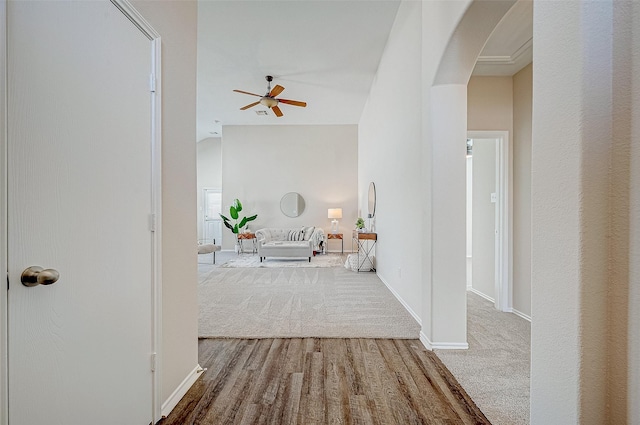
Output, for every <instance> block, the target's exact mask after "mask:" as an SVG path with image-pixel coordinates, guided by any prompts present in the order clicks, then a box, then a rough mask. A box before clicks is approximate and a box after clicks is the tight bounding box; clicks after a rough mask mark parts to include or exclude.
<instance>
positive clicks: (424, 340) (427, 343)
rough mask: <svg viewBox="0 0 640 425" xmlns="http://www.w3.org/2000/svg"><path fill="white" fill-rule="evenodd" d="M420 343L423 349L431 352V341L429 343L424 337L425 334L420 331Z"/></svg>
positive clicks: (425, 336)
mask: <svg viewBox="0 0 640 425" xmlns="http://www.w3.org/2000/svg"><path fill="white" fill-rule="evenodd" d="M420 342H421V343H422V345H424V348H426V349H427V350H429V351H433V345H432V344H431V341H429V338H428V337H427V335H425V333H424V332H422V331H420Z"/></svg>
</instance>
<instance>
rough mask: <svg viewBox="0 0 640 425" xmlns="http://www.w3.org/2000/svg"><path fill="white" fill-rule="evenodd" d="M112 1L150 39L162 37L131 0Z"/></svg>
mask: <svg viewBox="0 0 640 425" xmlns="http://www.w3.org/2000/svg"><path fill="white" fill-rule="evenodd" d="M111 3H113V5H114V6H115V7H117V8H118V9H120V11H121V12H122V13H123V14H124V16H126V17H127V19H129V20H130V21H131V22H132V23H133V25H135V26H136V27H137V28H138V29H139V30H140V31H141V32H142V33H143V34H144V35H145V36H146V37H147V38H148V39H149V40H155V39H157V38H160V34H159V33H158V32H157V31H156V30H155V29H154V28H153V27H152V26H151V24H150V23H149V22H147V20H146V19H145V18H144V17H143V16H142V15H141V14H140V12H138V11H137V10H136V9H135V8H134V7H133V6H132V5H131V3H129V0H111Z"/></svg>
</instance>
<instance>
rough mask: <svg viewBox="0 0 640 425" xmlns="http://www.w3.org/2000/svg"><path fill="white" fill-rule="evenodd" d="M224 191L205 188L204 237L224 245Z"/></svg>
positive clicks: (206, 239)
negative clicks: (222, 217) (222, 213)
mask: <svg viewBox="0 0 640 425" xmlns="http://www.w3.org/2000/svg"><path fill="white" fill-rule="evenodd" d="M221 212H222V191H221V190H220V189H204V239H205V241H207V242H209V243H211V242H213V240H215V241H216V245H222V219H221V218H220V213H221Z"/></svg>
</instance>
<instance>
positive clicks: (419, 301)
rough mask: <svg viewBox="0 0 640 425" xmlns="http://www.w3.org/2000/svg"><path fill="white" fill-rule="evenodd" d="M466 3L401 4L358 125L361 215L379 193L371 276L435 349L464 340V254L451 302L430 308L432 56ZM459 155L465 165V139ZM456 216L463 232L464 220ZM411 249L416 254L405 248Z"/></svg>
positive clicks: (442, 45)
mask: <svg viewBox="0 0 640 425" xmlns="http://www.w3.org/2000/svg"><path fill="white" fill-rule="evenodd" d="M468 4H469V2H466V1H460V2H411V1H403V2H402V3H401V5H400V8H399V10H398V14H397V16H396V20H395V23H394V25H393V29H392V31H391V34H390V36H389V40H388V42H387V46H386V48H385V51H384V54H383V57H382V59H381V62H380V65H379V67H378V72H377V75H376V78H375V80H374V83H373V85H372V88H371V92H370V94H369V99H368V101H367V104H366V105H365V109H364V111H363V114H362V117H361V119H360V124H359V127H358V130H359V136H358V137H359V140H358V144H359V148H358V152H359V156H358V176H359V177H358V181H359V194H360V208H362V209H364V210H366V203H365V201H366V190H367V186H368V184H369V182H370V181H373V182H375V183H376V188H377V193H378V196H377V200H378V206H377V209H376V227H377V232H378V246H377V250H376V255H377V258H376V259H377V264H378V268H377V270H378V275H379V276H380V278H381V279H383V280H384V281H385V282H386V283H387V284H388V285H389V286H390V287H391V288H392V290H393V291H395V292H396V293H397V294H398V296H399V297H400V298H401V299H402V300H403V302H404V303H405V305H406V306H408V308H409V309H411V310H412V311H413V312H414V314H415V315H416V316H417V318H418V319H419V320H420V321H421V323H422V336H423V338H426V339H428V340H430V341H434V339H433V338H435V342H438V343H449V342H455V343H465V342H466V318H465V317H464V316H465V303H464V291H465V290H466V283H465V278H464V276H465V274H464V255H465V249H464V247H461V248H462V249H461V252H460V254H461V256H460V259H461V267H462V271H461V277H462V279H461V280H460V282H449V284H451V286H450V288H449V289H447V291H448V292H450V293H451V294H452V295H453V297H454V298H456V299H455V300H453V301H452V300H450V299H448V300H444V301H443V302H440V303H439V304H438V305H437V306H434V305H432V300H433V291H434V287H433V285H432V282H433V281H432V273H433V266H432V261H431V257H432V246H431V243H430V242H431V240H432V233H431V232H432V227H431V223H432V218H433V215H432V210H431V198H432V193H431V182H432V174H431V171H432V154H433V152H432V149H431V145H430V140H431V135H430V124H429V119H428V117H429V114H430V109H429V108H430V102H431V100H430V88H431V85H432V83H433V80H434V78H435V75H436V72H437V69H438V60H437V59H435V60H434V58H440V57H441V56H442V54H443V52H444V50H445V48H446V45H447V42H448V40H449V37H450V35H451V33H452V32H453V30H454V28H455V26H456V25H457V23H458V21H459V19H460V17H461V15H462V13H463V12H464V10H465V9H466V7H467V5H468ZM460 155H461V160H462V161H464V155H465V151H464V141H462V142H461V151H460ZM461 168H462V169H463V170H464V162H462V163H461ZM461 183H462V186H463V187H464V179H462V180H461ZM461 196H462V197H463V202H464V194H463V192H461ZM460 215H461V220H460V232H461V233H462V234H464V231H465V230H464V229H465V218H464V217H465V214H464V212H462V213H461V214H460ZM463 240H464V238H463ZM413 242H415V243H416V244H415V245H413ZM410 244H411V246H415V248H412V249H406V247H407V246H409V245H410ZM440 266H441V267H446V265H444V264H441V265H440ZM445 285H446V284H445ZM433 309H441V310H443V311H446V310H449V311H452V310H453V311H456V312H458V311H460V312H461V314H460V315H457V316H456V317H455V318H454V319H453V320H452V321H451V322H450V323H449V324H450V325H451V326H447V325H444V324H443V323H434V322H433V321H432V317H437V316H438V315H437V313H434V312H433Z"/></svg>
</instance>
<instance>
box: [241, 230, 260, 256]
mask: <svg viewBox="0 0 640 425" xmlns="http://www.w3.org/2000/svg"><path fill="white" fill-rule="evenodd" d="M246 240H250V241H251V242H252V245H251V248H252V249H251V252H252V253H253V254H255V253H256V252H258V247H257V246H256V234H255V233H251V232H248V233H238V245H240V249H239V250H238V254H240V253H242V254H244V245H243V243H242V242H243V241H246Z"/></svg>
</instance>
